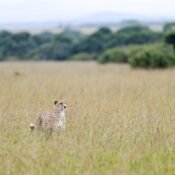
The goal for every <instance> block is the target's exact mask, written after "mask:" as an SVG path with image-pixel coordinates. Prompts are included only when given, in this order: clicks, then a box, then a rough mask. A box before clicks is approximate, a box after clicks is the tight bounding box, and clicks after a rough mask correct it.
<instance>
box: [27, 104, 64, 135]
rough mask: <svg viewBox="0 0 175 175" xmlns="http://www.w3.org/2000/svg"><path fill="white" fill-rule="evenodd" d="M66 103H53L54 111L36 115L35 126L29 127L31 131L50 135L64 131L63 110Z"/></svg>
mask: <svg viewBox="0 0 175 175" xmlns="http://www.w3.org/2000/svg"><path fill="white" fill-rule="evenodd" d="M66 108H67V105H66V103H64V102H63V101H55V102H54V110H53V111H52V112H42V113H40V114H39V115H38V118H37V120H36V123H35V124H32V123H31V125H30V128H31V131H34V130H39V131H45V132H49V133H52V132H53V131H59V130H62V129H65V124H66V118H65V110H66Z"/></svg>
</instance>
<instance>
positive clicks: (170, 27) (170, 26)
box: [163, 22, 175, 33]
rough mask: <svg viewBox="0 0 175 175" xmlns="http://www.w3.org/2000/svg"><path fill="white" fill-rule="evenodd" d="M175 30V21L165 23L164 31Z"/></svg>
mask: <svg viewBox="0 0 175 175" xmlns="http://www.w3.org/2000/svg"><path fill="white" fill-rule="evenodd" d="M174 30H175V22H172V23H167V24H165V25H164V28H163V31H164V32H165V33H169V32H173V31H174Z"/></svg>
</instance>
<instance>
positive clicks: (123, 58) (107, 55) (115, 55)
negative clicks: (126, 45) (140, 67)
mask: <svg viewBox="0 0 175 175" xmlns="http://www.w3.org/2000/svg"><path fill="white" fill-rule="evenodd" d="M98 62H99V63H102V64H105V63H108V62H112V63H127V62H128V54H127V53H126V52H125V51H122V50H117V49H111V50H108V51H106V52H104V53H103V54H102V55H100V56H99V58H98Z"/></svg>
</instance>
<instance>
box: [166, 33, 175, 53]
mask: <svg viewBox="0 0 175 175" xmlns="http://www.w3.org/2000/svg"><path fill="white" fill-rule="evenodd" d="M165 42H166V43H167V44H172V45H173V48H174V50H175V33H169V34H167V35H166V37H165Z"/></svg>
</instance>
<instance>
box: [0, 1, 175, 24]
mask: <svg viewBox="0 0 175 175" xmlns="http://www.w3.org/2000/svg"><path fill="white" fill-rule="evenodd" d="M107 12H113V13H127V14H130V13H131V14H144V15H148V16H154V17H164V18H174V19H175V0H0V23H1V24H2V23H20V22H38V21H41V22H42V21H54V20H58V21H69V20H72V19H76V18H80V17H83V16H88V15H91V14H98V13H107Z"/></svg>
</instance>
